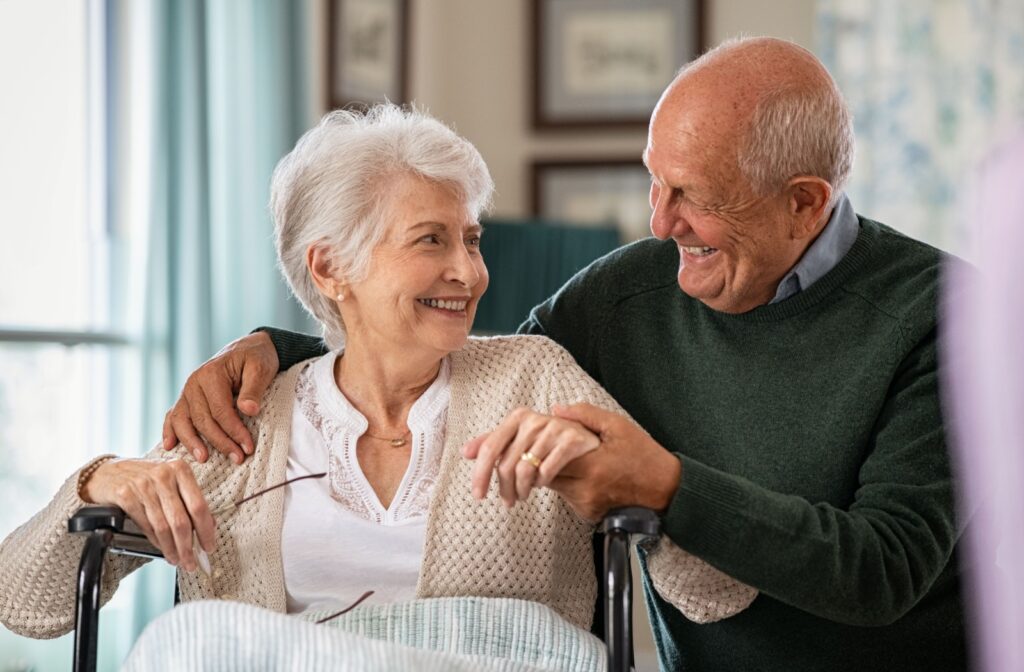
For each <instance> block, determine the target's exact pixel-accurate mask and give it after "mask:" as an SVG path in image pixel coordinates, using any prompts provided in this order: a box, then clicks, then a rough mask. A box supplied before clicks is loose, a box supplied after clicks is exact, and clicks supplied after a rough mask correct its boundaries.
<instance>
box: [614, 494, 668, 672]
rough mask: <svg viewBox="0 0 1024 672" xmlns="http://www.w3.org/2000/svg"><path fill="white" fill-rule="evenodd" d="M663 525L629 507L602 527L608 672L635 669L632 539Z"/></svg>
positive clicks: (647, 511) (652, 514) (649, 534)
mask: <svg viewBox="0 0 1024 672" xmlns="http://www.w3.org/2000/svg"><path fill="white" fill-rule="evenodd" d="M660 529H661V521H660V520H659V518H658V514H656V513H655V512H654V511H652V510H651V509H646V508H644V507H640V506H627V507H623V508H619V509H612V510H611V511H609V512H608V514H607V515H606V516H605V518H604V520H603V521H602V523H601V531H602V532H604V535H605V536H604V560H605V570H606V574H605V581H606V584H605V605H604V608H605V620H604V628H605V631H604V634H605V638H604V641H605V644H607V645H608V670H609V672H628V670H631V669H632V668H633V629H632V622H631V621H632V618H633V572H632V570H631V568H630V564H629V549H630V539H631V537H632V536H633V535H640V536H644V537H653V536H657V535H658V534H659V531H660Z"/></svg>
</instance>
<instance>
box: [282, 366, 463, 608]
mask: <svg viewBox="0 0 1024 672" xmlns="http://www.w3.org/2000/svg"><path fill="white" fill-rule="evenodd" d="M339 355H340V353H328V354H327V355H324V356H323V357H320V358H319V359H317V360H315V361H313V362H312V363H310V364H309V366H307V367H306V369H305V370H304V371H303V372H302V373H301V374H300V375H299V377H298V382H297V383H296V389H295V393H296V394H295V406H294V408H293V411H292V428H291V446H290V448H289V453H288V467H287V477H288V478H294V477H296V476H303V475H305V474H311V473H317V472H327V475H328V476H327V478H324V479H320V480H305V481H299V482H298V483H295V484H293V485H290V486H288V487H287V488H286V489H285V490H286V492H285V504H284V527H283V529H282V533H281V552H282V556H283V562H284V578H285V591H286V597H287V609H288V611H289V612H297V611H305V610H310V609H311V610H328V609H335V608H341V607H344V606H347V605H349V604H351V603H352V602H353V601H354V600H355V599H356V598H358V597H359V596H360V595H362V594H363V593H364V592H365V591H367V590H373V591H374V595H373V596H372V597H370V599H369V600H368V601H369V602H376V603H386V602H395V601H399V600H408V599H412V598H413V597H414V595H415V591H416V583H417V580H418V578H419V573H420V567H421V565H422V562H423V542H424V535H425V532H426V524H427V511H428V508H429V504H430V498H431V495H432V494H433V490H434V484H435V483H436V481H437V476H438V471H439V469H440V465H441V453H442V448H443V445H444V437H445V426H446V424H447V416H448V404H449V400H450V398H451V391H450V384H449V377H450V374H449V364H448V360H447V359H445V360H444V361H443V362H442V364H441V369H440V372H439V373H438V376H437V378H436V379H435V380H434V382H433V384H432V385H431V386H430V387H429V388H428V389H427V390H426V392H424V393H423V394H422V395H421V396H420V398H419V399H417V400H416V402H415V403H414V404H413V406H412V408H411V409H410V410H409V417H408V426H409V431H410V432H411V438H410V441H411V455H410V458H409V466H408V468H407V469H406V472H405V476H404V477H403V479H402V481H401V483H400V484H399V486H398V490H397V492H396V493H395V497H394V499H393V500H392V502H391V505H390V506H388V507H387V508H385V507H384V506H382V505H381V503H380V500H379V499H378V498H377V495H376V493H375V492H374V491H373V488H372V487H371V486H370V484H369V482H368V481H367V480H366V476H365V475H364V474H363V470H362V469H361V468H360V466H359V459H358V457H357V455H356V442H357V441H358V439H359V437H360V436H362V435H363V434H364V433H365V432H366V429H367V427H368V423H367V421H366V418H365V417H364V416H363V415H362V414H361V413H360V412H359V411H358V410H356V408H355V407H354V406H352V404H351V403H350V402H349V401H348V399H346V398H345V395H343V394H342V393H341V391H340V390H339V389H338V386H337V384H336V383H335V380H334V364H335V361H336V360H337V358H338V357H339ZM311 542H312V543H311Z"/></svg>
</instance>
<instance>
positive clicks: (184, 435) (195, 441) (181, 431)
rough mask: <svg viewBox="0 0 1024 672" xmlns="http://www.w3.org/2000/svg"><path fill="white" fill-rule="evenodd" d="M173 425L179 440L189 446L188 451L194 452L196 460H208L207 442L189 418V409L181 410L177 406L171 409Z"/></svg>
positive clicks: (181, 402) (182, 402)
mask: <svg viewBox="0 0 1024 672" xmlns="http://www.w3.org/2000/svg"><path fill="white" fill-rule="evenodd" d="M178 403H179V404H184V401H183V400H182V401H179V402H178ZM171 427H172V430H173V431H174V433H175V434H176V435H177V437H178V440H179V441H181V444H182V445H183V446H185V447H186V448H188V452H190V453H192V457H194V458H196V462H206V458H207V457H209V455H208V453H207V450H206V444H205V443H203V440H202V439H200V438H199V435H198V434H197V433H196V428H195V427H193V426H192V420H191V419H189V415H188V411H186V410H180V411H179V410H177V408H175V410H173V411H171Z"/></svg>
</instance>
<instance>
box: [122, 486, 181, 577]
mask: <svg viewBox="0 0 1024 672" xmlns="http://www.w3.org/2000/svg"><path fill="white" fill-rule="evenodd" d="M135 485H136V490H137V491H138V495H139V503H140V504H141V505H142V508H143V519H144V520H146V521H147V523H148V524H149V527H150V529H151V530H152V536H154V537H156V542H155V544H156V547H157V548H159V549H160V552H161V553H163V554H164V558H165V559H166V560H167V562H169V563H171V564H172V565H177V564H178V562H179V556H178V546H177V544H176V543H175V541H174V534H173V532H171V526H170V524H169V523H168V522H167V517H166V516H165V515H164V507H163V502H162V501H161V497H160V492H159V489H158V486H157V485H156V482H155V480H151V479H149V478H142V479H138V480H137V482H136V484H135ZM132 520H134V521H135V522H136V523H138V522H139V519H137V518H132ZM150 541H152V539H151V540H150Z"/></svg>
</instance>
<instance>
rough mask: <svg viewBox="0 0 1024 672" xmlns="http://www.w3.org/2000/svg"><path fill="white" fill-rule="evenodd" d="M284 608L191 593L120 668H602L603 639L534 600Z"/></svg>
mask: <svg viewBox="0 0 1024 672" xmlns="http://www.w3.org/2000/svg"><path fill="white" fill-rule="evenodd" d="M326 615H327V614H303V615H301V616H288V615H285V614H278V613H275V612H272V611H268V610H266V609H261V608H259V607H253V606H250V605H246V604H240V603H237V602H222V601H201V602H190V603H188V604H185V605H182V606H179V607H177V608H175V609H173V610H171V611H170V612H168V613H166V614H164V615H162V616H160V617H159V618H157V619H156V620H154V621H153V622H152V623H150V624H149V626H148V627H147V628H146V630H145V631H144V632H143V633H142V636H141V637H140V638H139V640H138V641H137V642H136V643H135V647H134V648H133V649H132V651H131V653H130V654H129V655H128V658H127V659H126V660H125V663H124V667H123V668H122V669H125V670H129V671H134V670H210V671H211V672H229V671H239V670H353V671H354V670H360V671H362V670H438V671H439V672H440V671H442V670H453V671H456V672H462V671H465V672H471V671H474V670H488V671H490V670H494V671H501V672H554V671H556V670H557V671H559V672H577V671H579V672H584V671H587V672H589V671H592V670H603V669H604V667H605V648H604V644H603V643H602V642H601V641H600V640H599V639H597V638H596V637H594V636H593V635H591V634H590V633H589V632H587V631H585V630H581V629H580V628H577V627H575V626H573V625H571V624H570V623H568V622H566V621H565V620H563V619H562V618H561V617H560V616H558V614H556V613H555V612H554V611H552V610H551V609H549V608H548V607H546V606H544V605H542V604H538V603H536V602H526V601H523V600H511V599H505V598H483V597H449V598H434V599H428V600H414V601H412V602H403V603H397V604H385V605H371V606H362V607H357V608H356V609H354V610H353V611H351V612H349V613H347V614H344V615H342V616H339V617H337V618H336V619H334V620H332V621H329V622H328V623H325V624H322V625H318V624H316V623H315V622H314V621H315V620H317V618H319V617H321V616H326Z"/></svg>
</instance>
